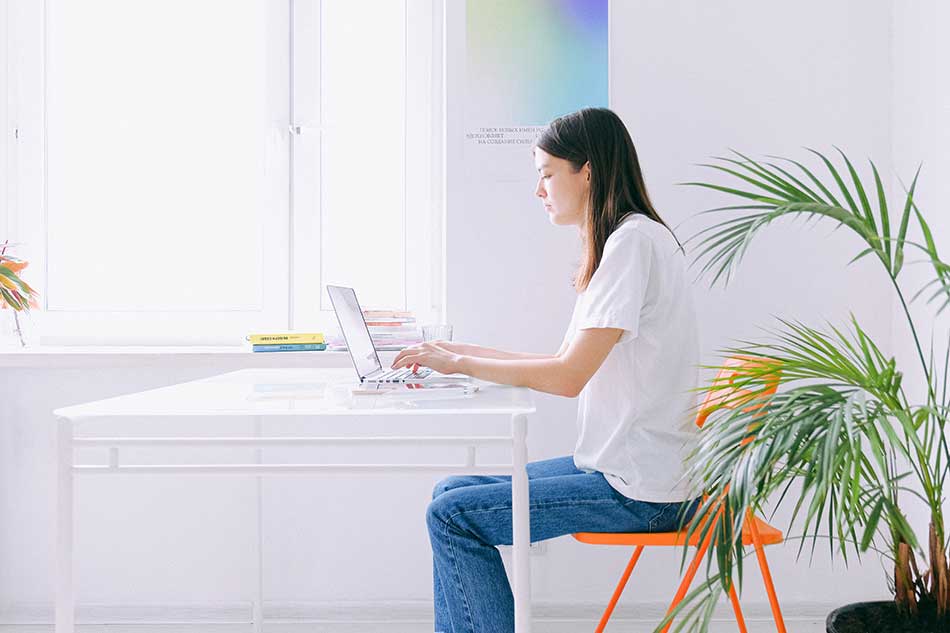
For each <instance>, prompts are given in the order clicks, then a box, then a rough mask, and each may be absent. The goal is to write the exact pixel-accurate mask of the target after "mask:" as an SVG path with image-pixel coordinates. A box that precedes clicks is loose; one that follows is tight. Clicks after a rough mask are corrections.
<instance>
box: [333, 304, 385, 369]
mask: <svg viewBox="0 0 950 633" xmlns="http://www.w3.org/2000/svg"><path fill="white" fill-rule="evenodd" d="M327 292H328V293H330V302H331V303H332V304H333V311H334V312H336V320H337V321H338V322H339V324H340V329H341V330H342V331H343V338H344V340H346V347H347V349H349V350H350V357H351V358H352V359H353V364H354V365H356V371H357V373H359V375H360V378H364V377H366V376H367V375H369V374H371V373H373V372H374V371H376V370H379V369H382V363H380V362H379V356H378V355H377V354H376V348H375V347H373V339H372V338H370V335H369V328H367V327H366V321H365V320H363V312H362V310H360V304H359V302H357V301H356V292H354V291H353V289H352V288H343V287H341V286H327Z"/></svg>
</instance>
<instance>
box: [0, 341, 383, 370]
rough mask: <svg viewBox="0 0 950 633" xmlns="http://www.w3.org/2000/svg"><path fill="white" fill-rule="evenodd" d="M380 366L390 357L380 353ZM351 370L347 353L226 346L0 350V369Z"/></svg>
mask: <svg viewBox="0 0 950 633" xmlns="http://www.w3.org/2000/svg"><path fill="white" fill-rule="evenodd" d="M379 356H380V360H381V361H383V363H384V364H385V363H386V362H387V361H391V360H392V359H393V358H395V356H396V352H380V354H379ZM216 365H219V366H221V367H222V368H224V369H225V370H231V369H241V368H244V367H352V366H353V365H352V362H351V360H350V355H349V354H348V353H347V352H326V351H324V352H252V351H251V350H250V348H248V347H245V346H239V345H232V346H196V345H189V346H161V345H148V346H144V345H143V346H89V345H86V346H80V345H75V346H57V345H35V346H28V347H25V348H19V347H0V370H2V369H7V368H21V367H22V368H46V369H77V368H88V367H116V366H161V367H169V366H171V367H174V366H187V367H194V366H204V367H207V366H211V367H213V366H216Z"/></svg>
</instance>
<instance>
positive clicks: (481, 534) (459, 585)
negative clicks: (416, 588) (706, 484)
mask: <svg viewBox="0 0 950 633" xmlns="http://www.w3.org/2000/svg"><path fill="white" fill-rule="evenodd" d="M528 480H529V489H530V493H529V509H530V517H531V518H530V522H531V541H532V542H534V541H543V540H546V539H549V538H554V537H556V536H563V535H565V534H571V533H574V532H667V531H671V530H675V529H677V527H678V526H679V511H680V508H681V507H682V506H683V504H684V503H690V504H691V506H692V507H690V508H689V509H688V510H687V518H689V516H691V515H692V513H693V512H695V511H696V506H697V504H698V501H699V500H698V499H697V500H694V501H693V502H671V503H651V502H647V501H637V500H635V499H628V498H627V497H625V496H623V495H622V494H620V493H619V492H617V491H616V490H614V489H613V487H611V485H610V484H609V483H607V480H606V479H604V476H603V475H602V474H601V473H598V472H594V473H585V472H584V471H582V470H578V469H577V468H576V467H575V466H574V458H573V457H572V456H570V455H569V456H566V457H557V458H555V459H548V460H544V461H539V462H531V463H529V464H528ZM426 523H427V525H428V527H429V540H430V542H431V543H432V560H433V588H434V596H435V630H436V631H439V632H444V633H510V632H512V631H514V628H515V625H514V597H513V596H512V593H511V587H510V586H509V584H508V578H507V577H506V576H505V568H504V565H503V564H502V561H501V556H500V555H499V553H498V550H497V549H496V548H495V546H496V545H511V541H512V537H511V477H501V476H499V477H490V476H456V477H448V478H447V479H443V480H442V481H440V482H439V483H438V484H437V485H436V487H435V490H434V491H433V493H432V503H430V504H429V509H428V512H427V513H426Z"/></svg>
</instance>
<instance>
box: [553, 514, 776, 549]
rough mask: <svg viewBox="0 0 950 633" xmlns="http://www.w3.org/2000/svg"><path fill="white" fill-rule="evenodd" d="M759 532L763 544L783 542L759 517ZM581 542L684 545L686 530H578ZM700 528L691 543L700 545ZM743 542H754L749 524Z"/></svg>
mask: <svg viewBox="0 0 950 633" xmlns="http://www.w3.org/2000/svg"><path fill="white" fill-rule="evenodd" d="M752 520H753V521H755V527H756V529H757V530H758V532H759V538H760V540H761V542H762V545H774V544H775V543H781V542H782V538H783V537H782V531H781V530H779V529H778V528H775V527H772V526H771V525H769V524H768V523H766V522H765V521H763V520H762V519H760V518H759V517H754V518H753V519H752ZM572 536H573V537H574V538H575V539H577V540H578V541H580V542H581V543H589V544H591V545H651V546H652V545H670V546H675V545H683V544H684V543H685V542H686V531H685V530H682V531H679V532H629V533H626V532H620V533H610V532H577V533H575V534H573V535H572ZM699 537H700V530H696V531H695V532H694V533H693V535H692V537H691V538H690V539H689V544H690V545H698V544H699ZM742 544H743V545H751V544H752V531H751V530H750V529H749V526H748V524H746V525H743V526H742Z"/></svg>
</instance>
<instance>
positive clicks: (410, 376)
mask: <svg viewBox="0 0 950 633" xmlns="http://www.w3.org/2000/svg"><path fill="white" fill-rule="evenodd" d="M431 373H432V370H431V369H430V368H428V367H420V368H419V369H418V370H417V371H416V372H413V371H412V370H411V369H409V368H408V367H402V368H400V369H393V370H391V371H388V372H386V373H385V374H381V375H380V376H379V377H377V378H374V379H373V380H374V381H375V382H405V381H407V380H421V379H422V378H425V377H426V376H428V375H429V374H431Z"/></svg>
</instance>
